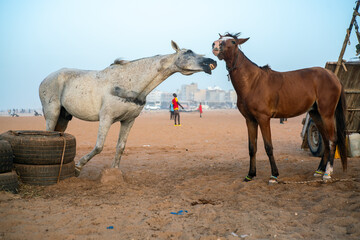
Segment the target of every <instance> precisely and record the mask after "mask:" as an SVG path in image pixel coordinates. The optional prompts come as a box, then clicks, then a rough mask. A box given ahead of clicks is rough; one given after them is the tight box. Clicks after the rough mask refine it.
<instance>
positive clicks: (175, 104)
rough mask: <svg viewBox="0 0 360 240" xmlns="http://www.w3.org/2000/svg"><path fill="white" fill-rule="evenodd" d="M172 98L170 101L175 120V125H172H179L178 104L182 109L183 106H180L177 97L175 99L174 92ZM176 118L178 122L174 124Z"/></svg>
mask: <svg viewBox="0 0 360 240" xmlns="http://www.w3.org/2000/svg"><path fill="white" fill-rule="evenodd" d="M173 96H174V98H173V100H172V101H171V102H172V104H173V106H174V121H175V125H174V126H181V124H180V113H179V106H180V107H181V108H182V109H184V107H183V106H181V104H180V103H179V101H178V99H177V95H176V93H174V94H173ZM176 118H177V119H178V124H176Z"/></svg>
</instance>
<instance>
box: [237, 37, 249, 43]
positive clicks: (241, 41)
mask: <svg viewBox="0 0 360 240" xmlns="http://www.w3.org/2000/svg"><path fill="white" fill-rule="evenodd" d="M247 40H249V37H248V38H239V39H238V40H237V41H236V42H237V44H238V45H241V44H243V43H244V42H246V41H247Z"/></svg>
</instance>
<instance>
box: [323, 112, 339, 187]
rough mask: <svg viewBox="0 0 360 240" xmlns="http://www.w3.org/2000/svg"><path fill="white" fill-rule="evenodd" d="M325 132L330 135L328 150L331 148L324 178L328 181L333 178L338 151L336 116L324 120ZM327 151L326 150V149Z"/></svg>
mask: <svg viewBox="0 0 360 240" xmlns="http://www.w3.org/2000/svg"><path fill="white" fill-rule="evenodd" d="M323 122H324V127H325V131H326V133H327V134H328V136H327V137H328V140H329V141H328V143H329V144H328V148H329V158H328V162H327V164H326V170H325V174H324V176H323V179H324V180H328V179H330V178H331V174H332V173H333V166H334V157H335V150H336V141H337V139H336V135H335V120H334V116H332V117H324V118H323ZM325 149H326V148H325Z"/></svg>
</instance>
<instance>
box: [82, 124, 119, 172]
mask: <svg viewBox="0 0 360 240" xmlns="http://www.w3.org/2000/svg"><path fill="white" fill-rule="evenodd" d="M111 124H112V120H111V119H100V122H99V130H98V135H97V139H96V145H95V147H94V149H93V150H92V151H91V152H90V153H89V154H86V155H85V156H83V157H82V158H81V159H80V160H79V162H78V163H77V164H76V166H75V176H77V177H78V176H79V175H80V171H81V169H82V167H83V166H84V165H85V164H86V163H87V162H88V161H90V159H92V158H93V157H94V156H95V155H97V154H99V153H100V152H101V151H102V149H103V147H104V143H105V138H106V135H107V133H108V131H109V129H110V126H111Z"/></svg>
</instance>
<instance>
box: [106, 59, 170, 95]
mask: <svg viewBox="0 0 360 240" xmlns="http://www.w3.org/2000/svg"><path fill="white" fill-rule="evenodd" d="M173 60H174V55H173V54H170V55H162V56H160V55H158V56H154V57H150V58H143V59H140V60H135V61H132V62H129V63H126V64H124V65H123V66H119V67H118V68H113V70H112V71H115V72H116V74H117V75H118V78H117V79H118V80H115V81H123V82H124V79H127V78H131V79H132V82H131V84H130V83H128V82H127V84H126V87H127V88H128V89H127V90H128V91H132V92H136V93H137V96H138V97H137V98H138V99H143V100H145V98H146V96H147V95H148V94H149V93H150V92H151V91H152V90H153V89H154V88H156V87H157V86H158V85H159V84H160V83H162V82H163V81H164V80H165V79H166V78H168V77H169V76H171V75H172V74H174V73H175V71H174V70H173V69H172V66H173ZM126 75H128V76H126ZM123 82H122V83H123ZM123 84H124V83H123Z"/></svg>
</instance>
